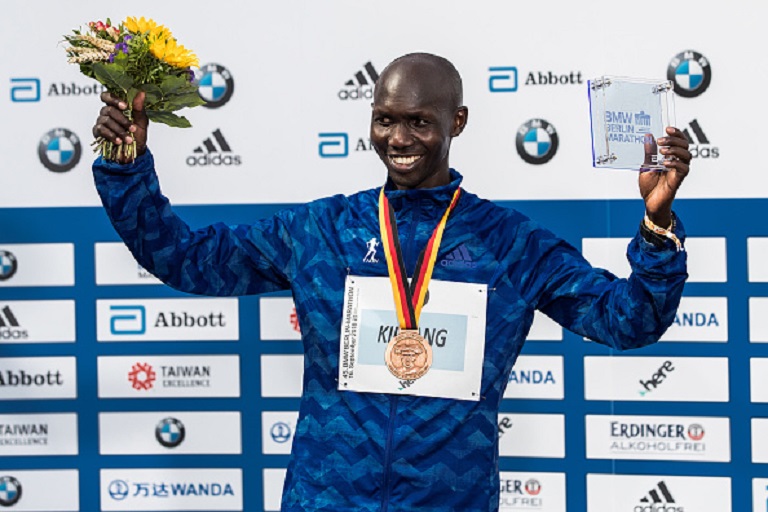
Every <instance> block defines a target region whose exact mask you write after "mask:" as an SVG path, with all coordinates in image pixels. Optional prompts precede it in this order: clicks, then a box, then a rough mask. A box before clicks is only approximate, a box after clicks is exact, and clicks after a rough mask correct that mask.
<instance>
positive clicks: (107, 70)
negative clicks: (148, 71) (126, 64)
mask: <svg viewBox="0 0 768 512" xmlns="http://www.w3.org/2000/svg"><path fill="white" fill-rule="evenodd" d="M93 74H94V76H95V78H96V80H98V81H99V82H101V83H102V84H104V85H105V86H107V89H112V90H114V91H123V92H124V93H126V94H127V93H128V89H130V88H131V87H133V79H132V78H131V77H130V76H128V73H126V72H125V71H124V70H122V69H120V68H119V67H117V66H114V65H110V64H102V63H101V62H94V64H93Z"/></svg>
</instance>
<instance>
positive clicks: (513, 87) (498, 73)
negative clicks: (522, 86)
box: [488, 66, 517, 92]
mask: <svg viewBox="0 0 768 512" xmlns="http://www.w3.org/2000/svg"><path fill="white" fill-rule="evenodd" d="M488 71H489V72H490V73H491V74H490V76H489V77H488V90H489V91H491V92H516V91H517V67H515V66H509V67H492V68H488Z"/></svg>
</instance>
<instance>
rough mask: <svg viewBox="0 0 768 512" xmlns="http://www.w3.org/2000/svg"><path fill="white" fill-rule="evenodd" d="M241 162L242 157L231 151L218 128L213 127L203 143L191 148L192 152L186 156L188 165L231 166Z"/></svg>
mask: <svg viewBox="0 0 768 512" xmlns="http://www.w3.org/2000/svg"><path fill="white" fill-rule="evenodd" d="M242 163H243V159H242V157H241V156H240V155H236V154H234V153H233V151H232V147H231V146H230V145H229V142H227V139H226V138H224V134H223V133H222V132H221V130H220V129H219V128H217V129H215V130H214V131H213V132H212V133H211V136H210V137H207V138H205V139H204V140H203V143H202V144H200V145H199V146H197V147H196V148H195V149H194V150H192V154H191V155H189V156H188V157H187V165H188V166H190V167H205V166H214V167H232V166H238V165H240V164H242Z"/></svg>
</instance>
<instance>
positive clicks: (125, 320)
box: [109, 306, 147, 336]
mask: <svg viewBox="0 0 768 512" xmlns="http://www.w3.org/2000/svg"><path fill="white" fill-rule="evenodd" d="M109 310H110V311H111V312H112V313H111V315H110V318H109V332H111V333H112V334H114V335H118V336H119V335H129V334H134V335H135V334H144V333H146V332H147V312H146V309H145V308H144V306H110V307H109Z"/></svg>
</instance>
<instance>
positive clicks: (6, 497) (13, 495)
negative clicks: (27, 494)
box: [0, 476, 21, 507]
mask: <svg viewBox="0 0 768 512" xmlns="http://www.w3.org/2000/svg"><path fill="white" fill-rule="evenodd" d="M20 499H21V484H20V483H19V481H18V480H16V479H15V478H13V477H12V476H0V507H12V506H14V505H15V504H16V503H18V501H19V500H20Z"/></svg>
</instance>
